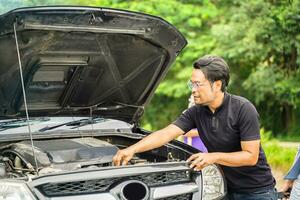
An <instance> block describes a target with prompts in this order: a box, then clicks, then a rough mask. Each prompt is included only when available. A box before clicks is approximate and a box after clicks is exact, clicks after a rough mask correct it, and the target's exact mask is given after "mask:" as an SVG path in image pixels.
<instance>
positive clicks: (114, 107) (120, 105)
mask: <svg viewBox="0 0 300 200" xmlns="http://www.w3.org/2000/svg"><path fill="white" fill-rule="evenodd" d="M112 103H114V104H115V105H108V106H102V104H103V103H99V104H96V105H92V106H86V107H68V106H66V107H64V108H62V109H60V110H59V111H57V112H55V113H54V114H58V113H61V112H63V111H66V110H73V111H78V110H87V109H89V110H90V111H91V112H93V111H97V110H98V111H101V110H103V111H110V110H118V109H121V108H126V107H131V108H141V109H142V110H144V109H145V108H144V106H137V105H132V104H126V103H121V102H115V101H114V102H112Z"/></svg>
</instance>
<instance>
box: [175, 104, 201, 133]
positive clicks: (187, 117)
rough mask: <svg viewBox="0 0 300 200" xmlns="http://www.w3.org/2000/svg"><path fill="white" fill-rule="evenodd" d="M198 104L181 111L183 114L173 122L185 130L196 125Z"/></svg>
mask: <svg viewBox="0 0 300 200" xmlns="http://www.w3.org/2000/svg"><path fill="white" fill-rule="evenodd" d="M195 114H196V106H192V107H190V108H189V109H186V110H185V111H183V112H182V113H181V115H180V116H179V117H178V118H177V119H176V120H175V121H174V122H173V123H172V124H174V125H175V126H178V127H179V128H180V129H181V130H183V131H184V132H188V131H189V130H191V129H193V128H195V127H196V125H195V120H194V119H195Z"/></svg>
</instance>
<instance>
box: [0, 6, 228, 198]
mask: <svg viewBox="0 0 300 200" xmlns="http://www.w3.org/2000/svg"><path fill="white" fill-rule="evenodd" d="M186 44H187V42H186V40H185V38H184V37H183V36H182V34H180V32H179V31H178V30H177V29H176V28H175V27H174V26H172V25H171V24H169V23H168V22H166V21H164V20H163V19H161V18H159V17H155V16H151V15H146V14H142V13H136V12H130V11H124V10H116V9H108V8H94V7H34V8H20V9H16V10H13V11H11V12H8V13H6V14H4V15H1V16H0V117H1V121H0V178H1V179H0V199H6V200H10V199H14V200H33V199H34V200H35V199H53V200H65V199H72V200H76V199H81V200H82V199H89V200H96V199H97V200H99V199H103V200H121V199H122V200H148V199H149V200H150V199H151V200H153V199H163V200H171V199H172V200H185V199H187V200H199V199H222V198H223V196H224V195H225V194H226V183H225V180H224V177H223V174H222V171H221V170H220V168H219V167H218V166H216V165H210V166H208V167H206V168H204V169H203V170H202V171H200V172H195V171H193V170H191V169H190V168H189V167H188V164H187V163H186V161H185V160H186V159H187V158H188V157H189V156H190V155H191V154H193V153H196V152H197V150H196V149H194V148H193V147H190V146H188V145H186V144H184V143H181V142H179V141H172V142H170V143H168V144H166V145H164V146H162V147H160V148H157V149H154V150H151V151H148V152H144V153H140V154H137V155H136V156H135V157H134V158H133V159H132V160H131V161H130V163H129V165H128V166H120V167H116V166H113V163H112V158H113V156H114V155H115V153H116V152H117V151H118V149H122V148H125V147H128V146H130V145H132V144H134V143H135V142H137V141H139V140H140V139H142V138H143V137H144V136H146V135H147V134H149V133H150V132H149V131H146V130H143V129H142V128H140V127H139V126H138V124H139V120H140V118H141V116H142V114H143V112H144V107H145V106H146V105H147V103H148V102H149V101H150V99H151V97H152V96H153V94H154V91H155V88H156V87H157V86H158V84H159V82H160V80H161V79H162V78H163V77H164V76H165V74H166V73H167V70H168V68H169V67H170V65H171V64H172V63H173V62H174V61H175V58H176V56H177V55H178V54H179V53H180V52H181V50H182V49H183V48H184V47H185V46H186Z"/></svg>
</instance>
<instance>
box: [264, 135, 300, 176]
mask: <svg viewBox="0 0 300 200" xmlns="http://www.w3.org/2000/svg"><path fill="white" fill-rule="evenodd" d="M271 135H272V133H271V131H265V130H264V129H261V143H262V147H263V148H264V151H265V153H266V157H267V160H268V162H269V164H270V165H271V167H272V168H275V169H279V170H281V171H283V172H287V171H288V170H289V168H290V167H291V166H292V164H293V161H294V157H295V155H296V153H297V148H296V147H282V146H281V145H280V142H279V140H277V139H274V138H272V137H271Z"/></svg>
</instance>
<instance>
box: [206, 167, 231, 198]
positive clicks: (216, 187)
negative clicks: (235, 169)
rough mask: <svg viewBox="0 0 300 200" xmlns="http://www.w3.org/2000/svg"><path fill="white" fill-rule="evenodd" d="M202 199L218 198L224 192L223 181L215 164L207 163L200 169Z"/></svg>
mask: <svg viewBox="0 0 300 200" xmlns="http://www.w3.org/2000/svg"><path fill="white" fill-rule="evenodd" d="M202 180H203V192H202V199H203V200H213V199H219V198H220V197H223V196H224V195H225V194H226V189H225V181H224V178H223V175H222V173H221V171H220V170H219V169H218V167H217V166H216V165H209V166H207V167H205V168H203V169H202Z"/></svg>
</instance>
